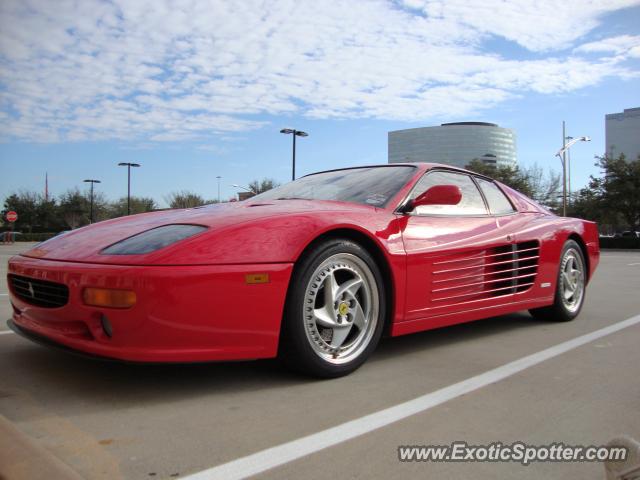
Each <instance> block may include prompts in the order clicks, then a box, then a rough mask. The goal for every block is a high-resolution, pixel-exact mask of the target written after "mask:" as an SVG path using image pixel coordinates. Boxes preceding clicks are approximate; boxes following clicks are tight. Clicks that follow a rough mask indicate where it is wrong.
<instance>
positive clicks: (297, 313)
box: [280, 239, 386, 378]
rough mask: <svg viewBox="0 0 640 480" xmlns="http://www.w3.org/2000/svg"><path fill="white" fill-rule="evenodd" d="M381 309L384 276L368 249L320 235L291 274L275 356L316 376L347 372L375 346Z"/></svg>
mask: <svg viewBox="0 0 640 480" xmlns="http://www.w3.org/2000/svg"><path fill="white" fill-rule="evenodd" d="M385 314H386V304H385V291H384V282H383V280H382V275H381V274H380V269H379V268H378V266H377V265H376V262H375V260H374V259H373V257H372V256H371V255H370V254H369V252H367V251H366V250H365V249H364V248H362V247H361V246H360V245H358V244H357V243H354V242H352V241H350V240H346V239H344V240H343V239H334V240H329V241H326V242H324V243H322V244H319V245H318V246H316V247H315V248H313V249H312V250H311V251H310V252H309V253H308V254H306V255H305V256H304V258H303V259H302V260H301V261H300V263H299V264H298V265H297V266H296V269H295V271H294V274H293V276H292V279H291V287H290V292H289V295H288V298H287V305H286V306H285V318H284V324H283V328H282V338H281V348H280V353H281V357H282V358H283V360H284V361H285V363H286V364H287V365H288V366H290V367H292V368H294V369H296V370H300V371H303V372H305V373H309V374H312V375H315V376H319V377H325V378H330V377H339V376H342V375H346V374H348V373H351V372H353V371H354V370H356V369H357V368H358V367H359V366H360V365H362V364H363V363H364V362H365V360H366V359H367V358H368V357H369V355H370V354H371V353H372V352H373V350H374V349H375V347H376V346H377V344H378V341H379V340H380V336H381V334H382V330H383V327H384V317H385Z"/></svg>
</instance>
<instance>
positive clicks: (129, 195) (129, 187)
mask: <svg viewBox="0 0 640 480" xmlns="http://www.w3.org/2000/svg"><path fill="white" fill-rule="evenodd" d="M118 166H119V167H127V215H131V167H139V166H140V164H139V163H131V162H120V163H119V164H118Z"/></svg>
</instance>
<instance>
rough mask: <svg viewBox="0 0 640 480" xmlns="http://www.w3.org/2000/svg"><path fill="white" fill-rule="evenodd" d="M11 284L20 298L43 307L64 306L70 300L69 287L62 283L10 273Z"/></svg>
mask: <svg viewBox="0 0 640 480" xmlns="http://www.w3.org/2000/svg"><path fill="white" fill-rule="evenodd" d="M8 278H9V285H10V287H11V290H12V291H13V293H14V294H15V295H16V297H18V298H19V299H20V300H22V301H24V302H27V303H29V304H31V305H35V306H37V307H43V308H57V307H62V306H64V305H66V304H67V302H68V301H69V288H68V287H67V286H66V285H63V284H62V283H54V282H47V281H46V280H38V279H35V278H29V277H23V276H20V275H9V276H8Z"/></svg>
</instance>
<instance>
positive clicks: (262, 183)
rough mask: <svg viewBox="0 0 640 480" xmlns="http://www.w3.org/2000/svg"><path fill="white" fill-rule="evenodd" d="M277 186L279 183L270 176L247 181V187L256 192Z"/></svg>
mask: <svg viewBox="0 0 640 480" xmlns="http://www.w3.org/2000/svg"><path fill="white" fill-rule="evenodd" d="M278 186H280V184H279V183H278V182H276V181H275V180H272V179H270V178H264V179H262V180H254V181H253V182H251V183H249V188H250V189H251V190H253V191H254V192H255V193H256V194H258V193H262V192H266V191H267V190H271V189H272V188H276V187H278Z"/></svg>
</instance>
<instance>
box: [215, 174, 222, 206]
mask: <svg viewBox="0 0 640 480" xmlns="http://www.w3.org/2000/svg"><path fill="white" fill-rule="evenodd" d="M216 178H217V179H218V203H220V179H221V178H222V177H221V176H220V175H218V176H217V177H216Z"/></svg>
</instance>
